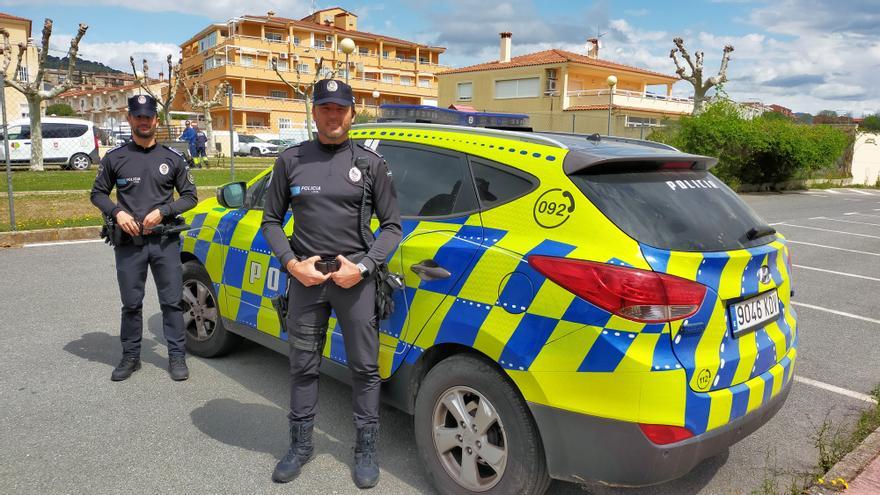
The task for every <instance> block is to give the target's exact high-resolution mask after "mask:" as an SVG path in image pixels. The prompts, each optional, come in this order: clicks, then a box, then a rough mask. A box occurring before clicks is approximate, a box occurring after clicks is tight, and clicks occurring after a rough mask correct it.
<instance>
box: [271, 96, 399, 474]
mask: <svg viewBox="0 0 880 495" xmlns="http://www.w3.org/2000/svg"><path fill="white" fill-rule="evenodd" d="M313 103H314V106H313V107H312V115H313V117H314V120H315V123H316V126H317V130H318V136H317V139H314V140H311V141H306V142H303V143H301V144H300V145H298V146H294V147H292V148H288V149H286V150H284V151H283V152H282V153H281V154H280V156H279V157H278V160H277V161H276V162H275V168H274V170H273V172H272V173H273V175H272V179H271V180H270V184H269V187H268V189H267V193H266V204H265V209H264V213H263V224H262V231H263V235H264V236H265V237H266V239H267V241H268V242H269V245H270V246H271V247H272V251H273V252H274V253H275V256H277V257H278V258H279V260H280V261H281V265H282V266H284V267H286V268H287V270H288V272H290V275H291V278H289V279H288V280H289V282H288V283H289V284H290V286H289V290H288V297H289V300H288V304H289V312H288V320H287V322H286V323H287V328H288V331H289V332H290V334H289V335H288V341H289V344H290V377H291V379H290V382H291V383H290V414H289V416H288V417H289V419H290V450H289V451H288V452H287V455H285V456H284V458H283V459H282V460H281V461H280V462H279V463H278V464H277V465H276V466H275V471H274V473H273V474H272V479H273V480H275V481H276V482H279V483H285V482H288V481H291V480H293V479H294V478H295V477H296V476H297V475H299V472H300V469H301V467H302V466H303V464H305V463H306V462H308V461H309V460H310V459H311V458H312V456H313V451H314V447H313V444H312V429H313V427H314V424H315V408H316V405H317V401H318V367H319V365H320V362H321V354H322V352H323V348H324V338H325V336H326V333H327V323H328V318H329V317H330V311H331V310H334V311H335V312H336V316H337V318H338V319H339V323H340V326H341V328H342V336H343V339H344V342H345V354H346V357H347V360H348V367H349V369H350V370H351V374H352V403H353V409H354V424H355V427H356V428H357V442H356V445H355V467H354V481H355V484H356V485H357V486H358V487H360V488H370V487H373V486H375V485H376V483H378V481H379V464H378V459H377V454H376V443H377V441H378V434H379V384H380V379H379V366H378V353H379V334H378V322H377V321H376V309H375V302H376V281H375V277H374V275H375V273H376V269H377V267H378V265H380V264H382V263H384V262H385V260H386V258H387V257H388V255H389V254H391V252H392V251H393V249H394V248H395V247H396V246H397V244H398V243H399V242H400V238H401V227H400V211H399V208H398V205H397V193H396V192H395V190H394V184H393V182H392V180H391V171H390V170H389V169H388V165H387V164H386V163H385V160H383V159H382V157H381V156H380V155H379V154H377V153H375V152H374V151H373V150H371V149H370V148H367V147H364V146H362V145H356V144H353V143H352V142H351V141H350V140H349V138H348V131H349V129H350V128H351V122H352V120H353V119H354V116H355V110H354V98H353V97H352V92H351V87H350V86H348V85H347V84H345V83H343V82H341V81H336V80H332V79H325V80H322V81H319V82H318V83H317V84H316V85H315V89H314V97H313ZM364 188H366V208H364V211H363V212H362V211H361V200H362V197H363V195H364ZM288 209H291V210H292V211H293V219H294V223H293V237H292V238H291V239H290V240H289V241H288V239H287V238H286V237H285V234H284V231H283V230H282V226H283V222H284V217H285V214H286V213H287V210H288ZM361 213H363V217H364V218H363V222H364V223H363V225H367V227H365V229H366V231H367V232H366V233H363V232H362V231H361V225H362V223H361V222H362V219H361V218H360V215H361ZM372 213H375V214H376V216H377V217H378V219H379V223H380V226H381V233H380V234H379V236H378V238H374V237H373V235H372V234H370V233H369V227H368V225H369V218H370V216H371V215H372ZM362 234H363V235H362Z"/></svg>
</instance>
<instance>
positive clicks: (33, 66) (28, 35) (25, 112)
mask: <svg viewBox="0 0 880 495" xmlns="http://www.w3.org/2000/svg"><path fill="white" fill-rule="evenodd" d="M0 27H2V28H3V29H6V31H7V32H8V33H9V46H10V47H12V50H13V52H12V53H13V54H14V56H13V57H12V63H10V64H9V69H8V70H7V71H6V78H7V79H12V78H13V77H15V75H16V74H15V67H16V56H17V55H18V48H17V45H18V44H20V43H22V44H25V45H26V46H27V49H26V50H25V53H24V55H23V56H22V58H21V66H20V67H19V68H18V80H19V81H22V82H25V81H34V80H35V79H36V76H37V67H38V66H39V61H38V58H37V57H38V55H37V47H36V45H34V39H33V38H32V32H31V20H30V19H25V18H23V17H16V16H14V15H9V14H3V13H0ZM3 92H4V96H5V97H6V121H7V122H10V121H13V120H17V119H21V118H27V117H28V116H29V115H30V110H29V108H28V103H27V100H26V99H25V97H24V95H23V94H21V93H19V92H18V91H17V90H15V89H13V88H11V87H9V86H6V87H5V88H3Z"/></svg>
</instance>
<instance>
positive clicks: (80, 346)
mask: <svg viewBox="0 0 880 495" xmlns="http://www.w3.org/2000/svg"><path fill="white" fill-rule="evenodd" d="M160 321H161V318H160ZM163 342H164V341H163ZM159 345H160V344H159V343H158V342H156V341H154V340H152V339H149V338H144V339H143V340H141V361H142V362H144V363H148V364H152V365H153V366H156V367H158V368H163V369H164V368H167V367H168V358H167V357H165V356H163V355H160V354H159V353H157V352H156V350H155V349H156V348H157V347H158V346H159ZM63 349H64V350H65V351H67V352H69V353H71V354H73V355H74V356H78V357H80V358H82V359H86V360H88V361H92V362H95V363H101V364H106V365H107V366H110V367H111V368H115V367H116V365H117V364H119V360H120V359H121V358H122V345H121V344H120V343H119V337H118V336H114V335H110V334H106V333H103V332H90V333H86V334H83V335H82V336H81V337H80V338H78V339H76V340H74V341H71V342H68V343H67V344H65V345H64V347H63Z"/></svg>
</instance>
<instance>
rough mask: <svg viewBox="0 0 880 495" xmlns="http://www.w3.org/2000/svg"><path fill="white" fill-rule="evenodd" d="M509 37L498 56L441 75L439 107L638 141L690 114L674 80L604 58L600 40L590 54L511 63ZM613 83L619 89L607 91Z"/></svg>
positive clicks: (558, 53) (540, 55) (559, 53)
mask: <svg viewBox="0 0 880 495" xmlns="http://www.w3.org/2000/svg"><path fill="white" fill-rule="evenodd" d="M511 47H512V34H511V33H501V44H500V57H499V59H498V60H493V61H491V62H487V63H482V64H477V65H472V66H468V67H462V68H458V69H452V70H448V71H445V72H442V73H441V74H440V75H439V82H440V94H439V105H440V106H441V107H448V106H450V105H467V106H470V107H473V108H475V109H476V110H479V111H491V112H513V113H525V114H528V115H529V117H530V121H531V125H532V127H533V128H534V129H535V130H550V131H562V132H578V133H590V134H592V133H601V134H606V133H607V132H608V127H609V123H608V121H609V118H608V116H609V106H610V108H611V112H610V114H611V133H612V134H614V135H617V136H629V137H640V136H642V135H644V134H647V133H648V132H650V129H649V128H650V127H651V126H656V125H660V124H661V122H662V121H663V119H665V118H670V119H677V118H679V117H680V116H682V115H687V114H690V113H691V112H692V111H693V102H692V101H691V100H689V99H687V98H677V97H674V96H672V86H673V85H674V84H675V83H676V82H677V81H678V80H679V79H678V77H677V76H674V75H668V74H661V73H659V72H654V71H650V70H646V69H641V68H638V67H633V66H630V65H624V64H620V63H616V62H611V61H608V60H603V59H600V58H599V40H598V39H596V38H591V39H589V40H588V41H587V46H586V51H587V53H586V54H579V53H573V52H569V51H565V50H557V49H551V50H545V51H540V52H535V53H529V54H526V55H521V56H518V57H511ZM609 76H614V78H612V81H613V80H616V84H615V85H614V86H611V85H610V84H609Z"/></svg>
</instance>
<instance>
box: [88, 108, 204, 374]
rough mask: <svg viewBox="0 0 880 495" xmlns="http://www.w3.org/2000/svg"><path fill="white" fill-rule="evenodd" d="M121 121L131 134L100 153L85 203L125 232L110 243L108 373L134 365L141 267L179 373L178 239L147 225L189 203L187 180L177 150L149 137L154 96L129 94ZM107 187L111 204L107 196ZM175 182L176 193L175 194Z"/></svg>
mask: <svg viewBox="0 0 880 495" xmlns="http://www.w3.org/2000/svg"><path fill="white" fill-rule="evenodd" d="M128 123H129V125H130V126H131V131H132V132H131V134H132V140H131V141H129V142H128V143H127V144H124V145H122V146H119V147H117V148H114V149H112V150H110V151H108V152H107V153H106V154H105V155H104V159H103V160H101V166H100V167H99V169H98V176H97V177H95V184H94V186H93V187H92V195H91V198H92V203H93V204H94V205H95V206H97V207H98V209H100V210H101V212H102V213H103V214H104V215H106V216H107V217H109V218H112V219H113V220H114V221H115V224H116V225H117V226H118V227H119V228H121V229H122V230H123V231H124V232H125V235H123V236H122V238H123V240H122V242H120V243H119V244H117V245H116V246H115V248H114V250H115V253H116V278H117V280H118V282H119V293H120V296H121V298H122V324H121V329H120V332H119V336H120V339H121V340H122V360H121V361H120V362H119V365H118V366H117V367H116V369H114V370H113V374H112V375H111V379H112V380H113V381H120V380H125V379H126V378H128V377H129V376H131V374H132V373H134V372H135V371H136V370H138V369H140V367H141V363H140V351H141V335H142V334H143V317H142V314H141V308H142V305H143V304H142V303H143V299H144V282H145V281H146V279H147V266H149V267H150V271H152V272H153V281H154V282H155V283H156V289H157V290H158V292H159V303H160V305H161V308H162V327H163V330H164V333H165V340H166V341H167V343H168V371H169V373H170V374H171V378H172V379H173V380H177V381H180V380H186V379H187V378H189V370H188V369H187V366H186V359H185V358H184V349H183V345H184V334H183V311H182V303H181V297H182V294H183V281H182V272H181V265H180V238H179V237H178V236H176V235H173V236H162V235H158V234H155V233H153V231H152V230H151V229H152V228H153V227H156V226H157V225H159V224H162V223H168V222H171V221H173V219H174V218H175V217H176V216H177V215H179V214H181V213H183V212H185V211H187V210H189V209H190V208H192V207H193V206H195V205H196V186H195V181H194V180H193V177H192V174H191V173H190V172H189V171H188V170H187V168H186V164H185V162H184V159H183V157H182V156H181V155H180V154H179V153H177V152H176V151H174V150H173V149H171V148H168V147H166V146H161V145H157V143H156V128H157V126H158V123H159V120H158V118H157V113H156V100H154V99H153V98H152V97H150V96H146V95H138V96H133V97H131V98H129V100H128ZM114 186H115V187H116V198H117V203H114V202H113V200H112V199H110V191H112V190H113V187H114ZM175 189H177V192H178V194H179V196H180V197H179V198H178V199H177V200H174V190H175Z"/></svg>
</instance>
